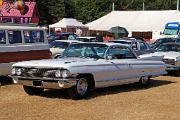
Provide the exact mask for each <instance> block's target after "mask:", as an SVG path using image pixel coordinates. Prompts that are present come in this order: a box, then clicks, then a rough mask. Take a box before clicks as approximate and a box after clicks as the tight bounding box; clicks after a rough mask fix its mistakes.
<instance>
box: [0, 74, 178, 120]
mask: <svg viewBox="0 0 180 120" xmlns="http://www.w3.org/2000/svg"><path fill="white" fill-rule="evenodd" d="M0 106H1V107H0V120H41V119H43V120H179V119H180V77H170V76H160V77H156V78H153V79H152V81H151V84H150V86H149V87H148V88H146V89H141V88H138V87H137V86H136V85H135V84H131V85H122V86H117V87H108V88H103V89H97V90H94V91H92V92H91V93H90V94H89V96H88V97H87V98H86V99H83V100H78V101H75V100H71V99H69V97H68V95H67V91H66V90H47V91H45V92H44V93H43V95H41V96H29V95H27V94H26V93H25V92H24V91H23V89H22V86H21V85H12V84H6V85H2V86H1V87H0Z"/></svg>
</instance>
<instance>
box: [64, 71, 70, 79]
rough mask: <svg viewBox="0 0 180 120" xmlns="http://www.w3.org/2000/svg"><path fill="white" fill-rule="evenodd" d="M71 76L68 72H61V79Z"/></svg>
mask: <svg viewBox="0 0 180 120" xmlns="http://www.w3.org/2000/svg"><path fill="white" fill-rule="evenodd" d="M70 76H71V73H70V71H69V70H62V77H63V78H67V77H70Z"/></svg>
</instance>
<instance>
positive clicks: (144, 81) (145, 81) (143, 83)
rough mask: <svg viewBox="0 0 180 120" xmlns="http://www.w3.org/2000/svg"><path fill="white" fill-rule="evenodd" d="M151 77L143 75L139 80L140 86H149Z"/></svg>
mask: <svg viewBox="0 0 180 120" xmlns="http://www.w3.org/2000/svg"><path fill="white" fill-rule="evenodd" d="M149 81H150V77H149V76H143V77H141V78H140V80H139V85H140V87H147V86H148V85H149Z"/></svg>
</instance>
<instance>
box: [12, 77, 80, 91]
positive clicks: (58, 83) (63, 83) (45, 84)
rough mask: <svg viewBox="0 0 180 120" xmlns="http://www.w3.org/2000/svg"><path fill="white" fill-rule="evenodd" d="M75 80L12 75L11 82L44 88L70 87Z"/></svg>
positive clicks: (74, 83)
mask: <svg viewBox="0 0 180 120" xmlns="http://www.w3.org/2000/svg"><path fill="white" fill-rule="evenodd" d="M76 81H77V79H76V78H69V79H56V80H49V79H34V78H33V79H29V78H20V77H13V82H14V83H15V84H20V85H25V86H32V87H38V88H44V89H62V88H70V87H72V86H75V85H76Z"/></svg>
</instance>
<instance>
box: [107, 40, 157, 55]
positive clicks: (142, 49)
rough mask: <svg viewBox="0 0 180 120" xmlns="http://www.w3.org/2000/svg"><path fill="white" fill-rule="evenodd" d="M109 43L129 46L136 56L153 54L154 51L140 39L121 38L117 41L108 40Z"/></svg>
mask: <svg viewBox="0 0 180 120" xmlns="http://www.w3.org/2000/svg"><path fill="white" fill-rule="evenodd" d="M109 42H113V43H121V44H126V45H129V46H130V47H131V48H132V49H133V50H134V51H135V52H136V54H137V55H142V54H146V53H153V52H154V50H153V49H152V48H151V47H150V46H149V45H148V44H147V43H146V42H145V41H143V40H140V39H135V38H122V39H117V40H110V41H109Z"/></svg>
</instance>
